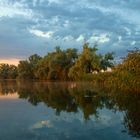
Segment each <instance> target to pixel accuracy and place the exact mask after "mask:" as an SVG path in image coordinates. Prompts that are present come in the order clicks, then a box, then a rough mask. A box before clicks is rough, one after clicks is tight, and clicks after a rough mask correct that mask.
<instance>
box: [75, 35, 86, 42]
mask: <svg viewBox="0 0 140 140" xmlns="http://www.w3.org/2000/svg"><path fill="white" fill-rule="evenodd" d="M84 40H85V38H84V36H83V35H80V36H79V37H78V38H77V39H76V41H77V42H83V41H84Z"/></svg>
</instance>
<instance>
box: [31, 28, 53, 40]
mask: <svg viewBox="0 0 140 140" xmlns="http://www.w3.org/2000/svg"><path fill="white" fill-rule="evenodd" d="M29 32H30V33H31V34H34V35H36V36H39V37H44V38H51V37H52V36H53V34H54V32H53V31H48V32H43V31H40V30H34V29H30V30H29Z"/></svg>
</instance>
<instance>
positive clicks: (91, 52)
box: [69, 43, 100, 79]
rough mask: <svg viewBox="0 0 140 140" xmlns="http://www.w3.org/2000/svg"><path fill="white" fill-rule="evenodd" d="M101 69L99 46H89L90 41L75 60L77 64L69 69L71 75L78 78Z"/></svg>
mask: <svg viewBox="0 0 140 140" xmlns="http://www.w3.org/2000/svg"><path fill="white" fill-rule="evenodd" d="M99 69H100V55H98V54H97V46H96V45H95V46H94V47H93V48H90V47H89V44H88V43H85V44H84V45H83V51H82V53H81V54H80V55H79V57H78V59H77V60H76V62H75V65H74V66H73V67H71V69H70V71H69V77H71V78H74V79H75V78H76V77H77V79H78V78H79V77H80V76H81V75H82V74H85V73H91V72H92V71H94V70H97V71H99Z"/></svg>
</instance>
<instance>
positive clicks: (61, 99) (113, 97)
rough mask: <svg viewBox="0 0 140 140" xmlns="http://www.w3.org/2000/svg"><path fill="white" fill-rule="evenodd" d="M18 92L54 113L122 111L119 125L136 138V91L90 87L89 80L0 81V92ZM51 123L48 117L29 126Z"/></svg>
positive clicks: (139, 116) (139, 126)
mask: <svg viewBox="0 0 140 140" xmlns="http://www.w3.org/2000/svg"><path fill="white" fill-rule="evenodd" d="M16 92H17V93H18V95H19V98H21V99H26V100H28V101H29V102H30V103H31V104H33V105H35V106H36V105H38V104H39V103H42V102H43V103H44V104H45V105H46V106H48V107H51V108H53V109H54V110H56V115H58V116H59V115H60V114H61V112H74V113H77V112H78V111H79V110H80V111H82V113H83V118H84V119H85V120H90V119H91V117H92V116H94V117H95V118H99V117H100V115H99V109H100V110H101V109H103V108H106V109H108V110H112V111H114V112H116V111H120V112H123V113H124V116H123V125H124V126H125V130H122V132H127V133H128V134H130V135H131V136H134V137H139V138H140V109H139V107H140V94H135V93H123V92H119V91H115V90H114V89H113V90H107V91H106V90H104V89H101V88H97V87H96V88H95V87H94V88H93V85H92V84H91V83H63V82H62V83H61V82H60V83H57V82H56V83H55V82H53V83H45V82H44V83H43V82H24V81H23V82H19V81H9V82H7V81H1V82H0V93H1V95H7V94H14V93H16ZM42 125H43V126H49V127H52V124H51V123H50V122H49V121H42V122H39V123H37V124H35V125H34V126H33V127H34V128H38V127H41V126H42Z"/></svg>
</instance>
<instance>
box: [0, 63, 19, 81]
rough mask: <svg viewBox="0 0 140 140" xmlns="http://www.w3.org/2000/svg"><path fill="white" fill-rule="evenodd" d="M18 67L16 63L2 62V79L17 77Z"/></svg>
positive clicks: (0, 65) (0, 66) (0, 75)
mask: <svg viewBox="0 0 140 140" xmlns="http://www.w3.org/2000/svg"><path fill="white" fill-rule="evenodd" d="M16 77H17V67H16V66H14V65H8V64H0V79H15V78H16Z"/></svg>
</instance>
